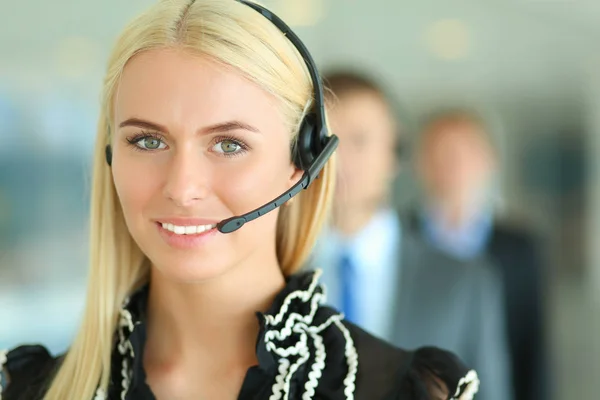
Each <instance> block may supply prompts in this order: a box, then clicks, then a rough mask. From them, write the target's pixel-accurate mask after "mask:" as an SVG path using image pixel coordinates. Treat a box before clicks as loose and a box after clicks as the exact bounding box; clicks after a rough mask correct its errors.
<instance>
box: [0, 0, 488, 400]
mask: <svg viewBox="0 0 600 400" xmlns="http://www.w3.org/2000/svg"><path fill="white" fill-rule="evenodd" d="M257 11H260V12H257ZM261 14H262V15H261ZM275 24H277V26H276V25H275ZM278 28H279V29H278ZM287 29H288V28H287V27H285V26H284V25H282V23H281V22H280V21H279V20H278V19H277V18H276V17H275V16H272V15H271V14H270V13H269V12H268V11H266V10H262V9H261V8H260V7H257V6H256V5H254V4H251V3H245V2H244V3H242V2H240V1H235V0H197V1H195V2H191V3H190V2H189V1H187V0H186V1H180V0H169V1H167V0H165V1H161V2H159V3H158V4H157V5H155V6H154V7H152V8H151V9H150V10H148V11H147V12H146V13H145V14H143V15H142V16H141V17H139V18H138V19H136V20H135V21H134V22H133V23H132V24H131V25H129V26H128V28H127V29H126V30H125V32H124V33H123V35H122V36H121V38H120V40H119V41H118V43H117V46H116V48H115V50H114V52H113V54H112V57H111V58H110V62H109V66H108V73H107V76H106V80H105V87H104V97H103V107H102V109H101V118H100V123H99V129H98V138H97V143H96V153H95V161H94V177H93V179H94V184H93V192H92V198H93V200H92V217H91V272H90V281H89V282H90V283H89V290H88V298H87V303H86V309H85V315H84V319H83V321H82V325H81V328H80V330H79V333H78V335H77V337H76V339H75V340H74V342H73V345H72V347H71V348H70V349H69V351H68V352H67V353H66V354H65V355H64V356H60V357H58V358H54V357H52V356H50V355H49V354H48V353H47V351H46V350H45V349H44V348H42V347H39V346H23V347H20V348H17V349H15V350H13V351H10V352H8V353H7V354H5V355H4V357H2V359H1V360H0V361H1V362H2V363H3V366H4V371H5V372H4V382H3V386H4V387H5V392H4V400H12V399H41V398H44V399H49V400H63V399H77V400H79V399H98V400H99V399H111V400H112V399H136V400H137V399H144V400H145V399H154V398H157V399H236V398H239V399H326V400H336V399H400V398H402V399H429V398H434V399H438V398H439V399H447V398H460V399H467V398H471V394H472V393H473V392H475V391H476V390H477V385H478V381H477V377H476V374H475V373H474V372H473V371H471V372H469V371H468V370H467V369H466V368H464V366H462V364H461V363H460V361H459V360H457V359H456V358H455V357H454V356H453V355H451V354H449V353H446V352H444V351H441V350H438V349H432V348H424V349H420V350H418V351H416V352H407V351H404V350H401V349H396V348H393V347H392V346H389V345H388V344H386V343H384V342H381V341H379V340H378V339H375V338H373V337H371V336H369V335H367V334H366V333H365V332H363V331H362V330H360V329H359V328H358V327H356V326H354V325H352V324H350V323H347V322H345V321H343V317H342V316H341V315H340V314H339V313H337V312H336V311H335V310H333V309H330V308H327V307H325V306H322V305H321V303H322V302H323V300H324V294H323V289H322V288H321V287H320V286H319V284H318V277H319V273H318V272H306V273H302V274H294V272H295V271H297V270H298V269H299V267H300V266H301V265H302V264H303V262H304V261H305V259H306V257H307V255H308V253H309V252H310V250H311V248H312V246H313V243H314V241H315V238H316V236H317V234H318V232H319V229H320V227H321V225H322V223H323V220H324V218H325V216H326V211H327V207H328V205H329V201H330V197H331V194H332V186H333V181H332V173H333V169H332V167H331V165H330V164H327V165H325V166H324V167H323V164H324V161H326V160H327V158H329V156H330V154H331V152H332V150H333V148H335V144H336V140H335V138H334V137H327V136H325V134H326V124H325V117H324V113H323V104H322V89H321V87H320V83H319V81H318V75H317V74H316V69H315V68H314V64H313V62H312V60H311V59H310V55H309V54H308V53H307V52H306V50H305V49H304V47H303V46H302V44H301V43H299V41H298V40H296V38H295V37H294V35H293V33H291V32H288V31H287ZM282 31H283V32H284V33H286V35H284V34H282ZM304 60H306V62H305V61H304ZM311 78H312V79H311ZM313 84H314V87H313ZM313 90H314V92H313ZM313 97H314V98H313ZM107 143H108V144H109V145H108V146H106V145H107ZM105 146H106V147H105ZM290 148H292V152H290ZM105 150H106V151H105ZM292 157H293V158H292ZM321 167H323V169H322V170H321V171H320V179H316V180H314V182H313V179H314V178H315V176H316V174H317V173H318V172H319V170H320V169H321ZM311 182H312V184H311V185H310V186H308V184H309V183H311ZM302 188H306V190H301V189H302ZM290 190H291V192H288V191H290ZM300 191H301V193H299V194H298V195H297V197H295V198H294V199H292V200H294V201H288V202H287V204H286V205H285V207H283V208H277V207H278V206H279V205H281V204H282V203H284V202H285V200H286V199H289V198H290V197H292V196H293V195H294V194H296V193H297V192H300ZM280 193H284V194H283V195H280ZM278 195H280V196H279V197H277V196H278ZM273 198H277V199H276V200H275V201H273V202H270V203H269V201H270V200H271V199H273ZM265 203H267V207H266V208H265V209H262V210H259V211H257V212H254V213H250V214H247V215H245V216H244V217H242V218H237V217H236V216H238V215H243V214H244V213H246V212H247V211H248V210H252V209H256V208H257V207H259V206H261V205H262V204H265ZM269 210H271V211H272V212H266V211H269ZM265 212H266V213H265ZM258 216H261V218H258ZM255 218H258V219H256V220H255V221H253V222H252V223H250V224H248V225H246V226H244V227H242V228H241V229H238V228H240V227H241V225H243V223H244V222H245V221H248V220H251V219H255ZM257 317H258V318H257ZM0 357H1V356H0ZM0 392H1V390H0Z"/></svg>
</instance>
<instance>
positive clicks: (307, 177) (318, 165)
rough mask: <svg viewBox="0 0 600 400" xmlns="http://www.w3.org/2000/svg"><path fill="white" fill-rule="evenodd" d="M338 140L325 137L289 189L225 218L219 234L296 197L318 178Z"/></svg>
mask: <svg viewBox="0 0 600 400" xmlns="http://www.w3.org/2000/svg"><path fill="white" fill-rule="evenodd" d="M338 142H339V139H338V137H337V136H335V135H332V136H329V137H327V144H326V145H325V147H324V148H323V150H322V151H321V153H320V154H319V155H318V156H317V157H315V159H314V160H313V162H312V163H311V164H310V165H309V167H308V169H306V170H305V171H304V174H303V175H302V178H300V180H299V181H298V182H297V183H296V184H295V185H294V186H292V187H291V188H290V189H288V190H287V191H285V192H284V193H283V194H281V195H280V196H278V197H277V198H275V199H274V200H271V201H270V202H268V203H266V204H265V205H263V206H261V207H259V208H257V209H255V210H253V211H250V212H248V213H246V214H243V215H239V216H235V217H231V218H227V219H225V220H223V221H221V222H219V223H218V224H217V229H218V230H219V232H221V233H231V232H234V231H236V230H238V229H240V228H241V227H242V226H243V225H244V224H245V223H246V222H249V221H252V220H254V219H256V218H258V217H260V216H262V215H265V214H267V213H269V212H271V211H273V210H274V209H276V208H277V207H279V206H281V205H282V204H284V203H285V202H286V201H288V200H289V199H291V198H292V197H294V196H295V195H297V194H298V193H300V192H301V191H302V189H306V188H308V186H309V185H310V184H311V183H312V182H313V181H314V180H315V179H317V178H318V177H319V173H320V172H321V170H322V169H323V167H324V166H325V163H326V162H327V160H329V157H331V155H332V154H333V152H334V151H335V149H336V148H337V146H338Z"/></svg>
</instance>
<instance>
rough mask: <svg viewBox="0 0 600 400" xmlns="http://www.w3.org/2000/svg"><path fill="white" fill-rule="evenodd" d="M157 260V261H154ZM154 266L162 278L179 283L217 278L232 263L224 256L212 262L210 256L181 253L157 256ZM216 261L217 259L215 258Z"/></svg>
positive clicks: (229, 267)
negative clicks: (224, 258) (203, 256)
mask: <svg viewBox="0 0 600 400" xmlns="http://www.w3.org/2000/svg"><path fill="white" fill-rule="evenodd" d="M154 260H156V261H154ZM154 260H153V259H152V258H151V261H152V268H153V269H154V270H155V271H154V272H157V273H158V274H159V275H160V276H161V278H166V279H168V280H171V281H174V282H178V283H200V282H204V281H208V280H211V279H214V278H217V277H219V276H221V275H223V274H225V273H226V272H227V271H229V270H230V269H231V268H232V265H233V262H232V263H226V262H225V260H223V259H222V258H221V259H219V260H218V262H212V261H211V260H210V258H200V257H197V256H193V255H192V254H189V255H179V256H173V257H165V256H164V255H163V256H161V257H155V258H154ZM215 261H216V260H215Z"/></svg>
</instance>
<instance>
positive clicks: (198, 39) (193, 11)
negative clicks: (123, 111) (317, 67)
mask: <svg viewBox="0 0 600 400" xmlns="http://www.w3.org/2000/svg"><path fill="white" fill-rule="evenodd" d="M165 47H176V48H178V49H182V50H185V51H189V52H192V53H194V54H201V55H204V56H207V57H210V58H211V59H213V60H214V61H216V62H218V63H221V64H222V65H224V66H229V67H233V68H235V69H237V70H238V71H239V72H240V73H242V74H243V75H244V76H245V77H247V78H248V79H250V80H251V81H253V82H255V83H256V84H258V85H259V86H261V87H262V88H263V89H264V90H266V91H267V92H269V93H271V94H273V95H274V96H276V97H277V98H278V99H280V100H281V101H280V103H281V110H282V112H283V115H284V116H285V117H286V118H287V121H288V122H289V127H290V135H291V140H294V138H295V136H296V135H297V131H298V128H299V124H300V122H301V121H302V119H303V117H304V115H305V114H306V113H307V112H309V111H310V107H311V104H312V94H313V86H312V82H311V80H310V76H309V74H308V71H307V69H306V65H305V64H304V61H303V59H302V57H301V56H300V55H299V54H298V52H297V50H296V49H295V48H294V47H293V45H292V44H291V43H290V42H289V41H288V40H287V39H286V38H285V36H284V35H283V34H282V33H281V32H280V31H279V30H278V28H277V27H275V26H274V25H272V24H271V22H270V21H268V20H267V19H266V18H265V17H263V16H262V15H261V14H260V13H258V12H256V11H254V10H253V9H251V8H250V7H248V6H246V5H243V4H240V3H238V2H236V1H234V0H197V1H195V2H191V3H190V1H189V0H162V1H160V2H158V3H157V4H155V5H154V6H153V7H151V8H150V9H149V10H148V11H146V12H145V13H144V14H142V15H141V16H139V17H138V18H136V19H135V20H134V21H132V22H131V23H130V24H129V25H128V26H127V27H126V29H125V30H124V32H123V33H122V35H121V37H120V38H119V40H118V41H117V43H116V47H115V48H114V50H113V52H112V55H111V57H110V59H109V63H108V69H107V73H106V77H105V81H104V90H103V97H102V107H101V110H100V118H99V124H98V134H97V138H96V145H95V146H96V147H95V155H94V162H93V178H92V202H91V217H90V218H91V220H90V230H91V232H90V273H89V282H88V291H87V299H86V306H85V312H84V318H83V321H82V324H81V327H80V329H79V332H78V334H77V336H76V338H75V340H74V341H73V344H72V346H71V348H70V350H69V351H68V353H67V354H66V356H65V359H64V361H63V363H62V365H61V366H60V369H59V370H58V371H57V373H56V375H55V377H54V379H53V381H52V383H51V385H50V387H49V389H48V392H47V393H46V396H45V399H46V400H63V399H66V398H70V399H83V400H85V399H91V398H93V396H94V394H95V392H96V389H97V388H100V389H102V390H105V391H106V390H107V389H108V384H109V379H110V374H111V366H110V364H111V353H112V348H113V337H114V333H115V330H116V328H117V320H118V314H119V310H120V307H121V304H122V303H123V301H124V300H125V298H126V297H127V296H128V295H129V294H130V293H131V292H132V291H133V290H134V289H135V288H136V287H137V286H139V285H141V284H142V283H144V282H145V281H147V279H148V275H149V263H148V261H147V259H146V257H145V255H144V254H143V253H142V252H141V250H140V249H139V247H138V246H137V245H136V243H135V242H134V240H133V239H132V237H131V235H130V234H129V232H128V230H127V227H126V225H125V221H124V218H123V213H122V210H121V206H120V203H119V199H118V198H117V195H116V191H115V188H114V185H113V181H112V176H111V170H110V168H109V166H108V165H107V164H106V161H105V156H104V148H105V146H106V144H107V143H108V141H109V140H110V138H109V132H110V131H111V128H112V127H111V124H112V121H113V110H112V108H113V100H114V95H115V91H116V88H117V85H118V82H119V80H120V77H121V74H122V72H123V69H124V67H125V65H126V64H127V62H128V61H129V60H130V59H131V58H132V57H133V56H135V55H136V54H138V53H140V52H143V51H147V50H150V49H156V48H165ZM333 181H334V169H333V166H332V163H331V162H328V163H327V165H326V166H325V168H324V169H323V171H322V172H321V176H320V178H319V179H317V180H315V181H314V182H313V183H312V185H311V186H310V187H309V188H308V189H306V190H304V191H302V193H301V194H299V195H298V196H297V198H296V199H295V202H294V203H293V204H292V205H290V206H288V207H284V208H282V209H281V210H280V213H279V217H278V218H279V219H278V222H277V235H276V236H277V238H276V248H277V255H278V258H279V263H280V265H281V269H282V271H283V273H284V274H285V275H289V274H292V273H294V272H295V271H297V270H298V269H299V268H300V267H301V266H302V265H303V263H304V262H305V261H306V258H307V257H308V255H309V253H310V252H311V250H312V247H313V245H314V243H315V241H316V238H317V235H318V234H319V232H320V229H321V227H322V225H323V223H324V222H325V218H326V215H327V213H328V210H329V206H330V202H331V197H332V194H333V193H332V192H333ZM242 229H243V228H242Z"/></svg>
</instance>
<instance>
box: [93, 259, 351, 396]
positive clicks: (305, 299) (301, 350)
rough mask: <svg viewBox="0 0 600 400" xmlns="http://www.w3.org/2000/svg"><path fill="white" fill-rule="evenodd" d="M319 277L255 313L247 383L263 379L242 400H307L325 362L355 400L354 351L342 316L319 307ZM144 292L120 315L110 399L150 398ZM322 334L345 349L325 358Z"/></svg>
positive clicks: (302, 279)
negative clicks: (255, 399)
mask: <svg viewBox="0 0 600 400" xmlns="http://www.w3.org/2000/svg"><path fill="white" fill-rule="evenodd" d="M320 275H321V271H319V270H317V271H308V272H303V273H299V274H296V275H294V276H292V277H289V278H288V279H287V280H286V286H285V288H284V289H283V290H282V291H281V292H280V293H279V294H278V295H277V296H276V298H275V300H274V302H273V304H272V306H271V307H270V308H269V310H268V311H267V312H265V313H261V312H257V313H256V315H257V318H258V321H259V327H260V329H259V334H258V337H257V342H256V355H257V359H258V365H257V366H256V367H254V368H252V369H251V371H249V373H248V375H247V377H246V380H248V378H249V376H251V375H252V373H254V375H253V376H257V373H259V372H260V373H259V374H258V375H259V376H262V377H264V379H260V380H261V381H264V382H263V385H262V386H263V387H262V388H259V389H257V388H256V386H257V385H248V382H244V385H243V387H242V393H241V394H240V398H245V397H244V396H243V393H244V392H245V390H250V391H254V392H256V390H260V391H261V393H267V392H268V394H269V395H268V396H267V397H266V398H271V399H280V398H294V399H296V398H298V399H300V398H302V399H311V398H313V396H314V394H315V390H316V388H317V386H318V384H319V381H320V379H321V377H322V375H323V371H324V369H325V359H326V357H327V361H328V363H330V362H332V361H335V363H336V364H338V365H343V369H344V371H343V375H345V377H343V379H342V381H341V382H340V384H341V385H343V387H339V388H337V389H338V390H336V391H339V392H343V393H344V395H345V396H344V397H345V398H348V399H352V398H353V393H354V389H355V380H356V373H357V369H358V356H357V352H356V348H355V346H354V343H353V341H352V338H351V336H350V333H349V331H348V330H347V328H346V327H345V326H344V325H343V323H342V320H343V315H342V314H340V313H338V312H336V311H335V310H334V309H332V308H329V307H325V306H323V304H324V302H325V291H324V288H323V287H322V286H321V285H320V284H319V277H320ZM148 292H149V285H145V286H143V287H141V288H140V289H138V290H137V291H136V292H135V293H134V294H133V295H132V296H131V297H130V298H128V299H126V301H125V302H124V304H123V307H122V308H121V310H120V319H119V325H118V330H117V334H116V338H115V339H116V346H115V351H114V352H113V363H112V365H113V372H112V375H113V379H111V381H112V384H111V387H110V388H109V393H110V394H111V395H110V396H108V397H110V398H111V399H112V394H113V393H114V394H115V395H118V397H119V398H120V399H127V398H130V397H129V395H130V394H131V393H134V392H135V393H137V395H136V399H137V398H138V397H137V396H139V395H140V394H139V393H143V394H144V395H145V396H144V395H143V396H142V398H144V399H146V398H149V399H153V398H154V396H152V395H151V392H150V389H149V388H148V387H147V385H146V384H145V373H144V369H143V365H142V360H143V357H142V355H143V351H144V344H145V341H146V306H147V301H148ZM324 334H327V337H328V338H329V339H328V341H330V340H331V339H333V341H334V342H336V343H343V345H342V346H340V347H339V348H337V349H336V351H335V352H332V354H327V350H326V346H325V344H324V340H323V339H324V337H323V335H324ZM336 347H337V346H336ZM342 349H343V351H342ZM253 369H254V370H258V371H252V370H253ZM338 372H342V371H338ZM117 374H118V377H117ZM265 385H268V387H264V386H265ZM258 386H261V385H258ZM247 387H254V388H250V389H247ZM254 394H255V393H254ZM252 397H255V396H254V395H253V396H252ZM106 398H107V395H106V394H105V393H104V392H102V391H101V390H99V391H98V393H97V395H96V398H95V400H103V399H106ZM260 398H262V396H260Z"/></svg>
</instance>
